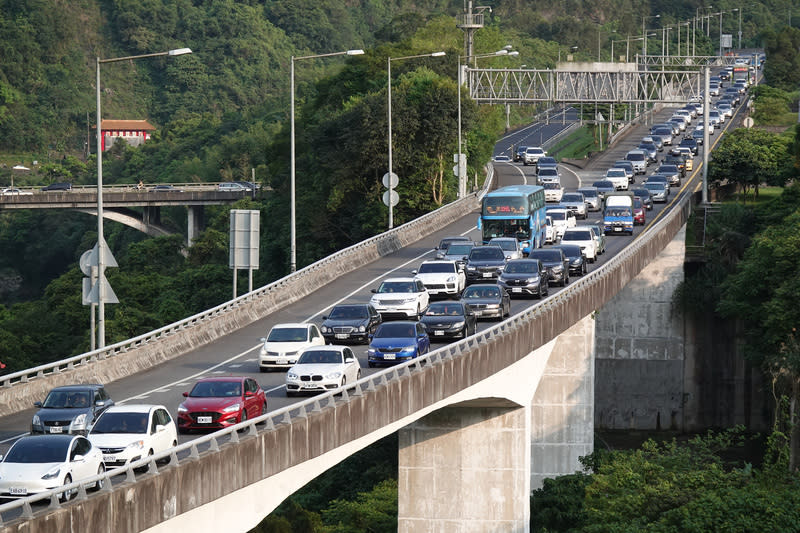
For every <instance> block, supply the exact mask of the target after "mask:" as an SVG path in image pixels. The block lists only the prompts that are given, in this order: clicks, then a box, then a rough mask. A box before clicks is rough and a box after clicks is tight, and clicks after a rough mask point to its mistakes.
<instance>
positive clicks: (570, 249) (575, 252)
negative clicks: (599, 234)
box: [559, 244, 581, 257]
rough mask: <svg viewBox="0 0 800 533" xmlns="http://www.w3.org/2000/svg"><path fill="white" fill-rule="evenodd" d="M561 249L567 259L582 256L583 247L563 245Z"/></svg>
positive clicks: (560, 246)
mask: <svg viewBox="0 0 800 533" xmlns="http://www.w3.org/2000/svg"><path fill="white" fill-rule="evenodd" d="M559 248H561V251H562V252H564V255H566V256H567V257H579V256H580V255H581V247H580V246H578V245H576V244H562V245H559Z"/></svg>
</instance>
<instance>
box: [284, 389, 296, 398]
mask: <svg viewBox="0 0 800 533" xmlns="http://www.w3.org/2000/svg"><path fill="white" fill-rule="evenodd" d="M294 395H295V394H294V392H292V391H290V390H289V389H286V397H287V398H293V397H294Z"/></svg>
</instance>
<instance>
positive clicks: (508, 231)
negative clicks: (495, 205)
mask: <svg viewBox="0 0 800 533" xmlns="http://www.w3.org/2000/svg"><path fill="white" fill-rule="evenodd" d="M495 237H516V239H517V240H526V239H530V238H531V222H530V219H528V218H516V219H515V218H511V219H503V220H492V219H484V220H483V240H484V241H489V240H491V239H494V238H495Z"/></svg>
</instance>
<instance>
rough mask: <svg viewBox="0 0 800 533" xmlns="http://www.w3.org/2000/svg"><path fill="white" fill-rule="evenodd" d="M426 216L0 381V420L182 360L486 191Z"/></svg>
mask: <svg viewBox="0 0 800 533" xmlns="http://www.w3.org/2000/svg"><path fill="white" fill-rule="evenodd" d="M487 168H488V172H487V174H488V177H487V179H486V182H485V185H484V190H481V191H478V192H473V193H471V194H469V195H468V196H467V197H465V198H462V199H460V200H456V201H455V202H452V203H450V204H448V205H445V206H443V207H441V208H439V209H437V210H435V211H432V212H431V213H428V214H426V215H423V216H422V217H419V218H417V219H415V220H412V221H411V222H408V223H406V224H403V225H402V226H399V227H397V228H395V229H393V230H390V231H387V232H385V233H382V234H380V235H377V236H375V237H372V238H370V239H367V240H365V241H362V242H360V243H358V244H355V245H353V246H350V247H349V248H345V249H344V250H341V251H339V252H336V253H334V254H331V255H329V256H328V257H326V258H324V259H321V260H319V261H317V262H315V263H312V264H311V265H308V266H306V267H305V268H302V269H300V270H298V271H297V272H295V273H294V274H290V275H288V276H286V277H284V278H281V279H279V280H277V281H275V282H273V283H270V284H268V285H265V286H264V287H261V288H259V289H256V290H254V291H253V292H250V293H248V294H244V295H242V296H240V297H238V298H236V299H233V300H230V301H228V302H225V303H223V304H221V305H218V306H216V307H214V308H212V309H208V310H206V311H203V312H202V313H198V314H196V315H194V316H191V317H188V318H186V319H184V320H181V321H178V322H175V323H173V324H169V325H167V326H164V327H162V328H159V329H156V330H154V331H150V332H148V333H145V334H144V335H139V336H138V337H134V338H131V339H127V340H125V341H122V342H118V343H116V344H112V345H109V346H106V347H105V348H101V349H97V350H94V351H92V352H87V353H83V354H80V355H76V356H73V357H68V358H65V359H62V360H60V361H56V362H53V363H48V364H44V365H40V366H37V367H34V368H30V369H26V370H22V371H19V372H14V373H12V374H7V375H4V376H2V377H0V416H2V415H6V414H10V413H14V412H18V411H20V410H23V409H27V408H29V407H30V406H31V405H33V402H35V401H38V400H41V399H42V398H43V397H44V396H45V394H47V392H48V391H49V390H50V389H51V388H53V387H56V386H60V385H68V384H72V383H80V382H96V381H99V382H101V383H109V382H112V381H115V380H117V379H120V378H122V377H125V376H128V375H132V374H135V373H137V372H139V371H142V370H145V369H148V368H151V367H152V366H155V365H157V364H159V363H161V362H164V361H166V360H169V359H173V358H175V357H178V356H180V355H183V354H185V353H187V352H189V351H191V350H192V349H194V348H196V347H197V346H200V345H203V344H207V343H209V342H212V341H213V340H215V339H217V338H220V337H222V336H224V335H227V334H229V333H231V332H233V331H235V330H237V329H239V328H242V327H244V326H246V325H248V324H250V323H252V322H255V321H256V320H259V319H261V318H263V317H264V316H266V315H268V314H270V313H274V312H275V311H277V310H279V309H282V308H283V307H286V306H287V305H289V304H291V303H293V302H295V301H297V300H299V299H301V298H303V297H304V296H307V295H308V294H310V293H311V292H313V291H314V288H315V287H319V286H322V285H324V284H326V283H329V282H330V281H332V280H334V279H336V278H337V277H339V276H341V275H343V274H346V273H348V272H351V271H353V270H355V269H356V268H359V267H361V266H363V265H366V264H368V263H370V262H372V261H374V260H376V259H378V258H379V257H382V256H385V255H388V254H390V253H393V252H395V251H397V250H399V249H400V248H403V247H404V246H408V245H409V244H411V243H414V242H416V241H418V240H419V239H421V238H423V237H424V236H426V235H429V234H431V233H433V232H435V231H437V230H439V229H441V228H442V227H444V226H446V225H447V224H449V223H450V222H453V221H455V220H457V219H459V218H461V217H462V216H464V214H465V213H466V212H469V211H472V210H475V209H477V208H478V207H479V205H480V198H481V197H482V195H483V194H484V193H485V190H487V189H488V188H489V187H490V186H491V182H492V179H493V168H492V166H491V165H489V166H488V167H487Z"/></svg>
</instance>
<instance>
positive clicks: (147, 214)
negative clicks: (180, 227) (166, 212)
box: [142, 205, 161, 226]
mask: <svg viewBox="0 0 800 533" xmlns="http://www.w3.org/2000/svg"><path fill="white" fill-rule="evenodd" d="M142 222H144V225H145V226H149V225H154V226H160V225H161V208H160V207H158V206H157V205H154V206H149V205H146V206H144V208H143V209H142Z"/></svg>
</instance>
